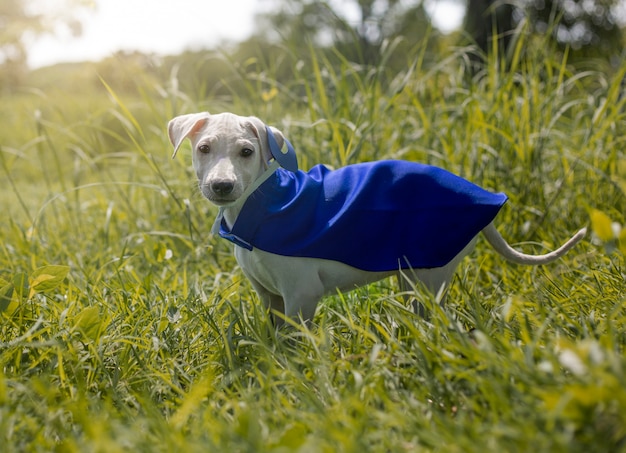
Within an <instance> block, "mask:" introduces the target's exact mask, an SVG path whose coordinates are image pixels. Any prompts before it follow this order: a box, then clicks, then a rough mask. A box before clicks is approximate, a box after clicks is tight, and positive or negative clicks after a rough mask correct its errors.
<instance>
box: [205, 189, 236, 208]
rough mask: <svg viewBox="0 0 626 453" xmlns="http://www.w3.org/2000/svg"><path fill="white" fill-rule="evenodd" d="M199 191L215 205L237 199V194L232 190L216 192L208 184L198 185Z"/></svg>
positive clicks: (229, 202) (221, 204)
mask: <svg viewBox="0 0 626 453" xmlns="http://www.w3.org/2000/svg"><path fill="white" fill-rule="evenodd" d="M200 192H202V196H203V197H204V198H206V199H207V200H209V201H210V202H211V203H213V204H214V205H216V206H226V205H229V204H231V203H234V202H235V201H237V200H238V199H239V196H238V195H237V194H235V193H232V192H231V193H229V194H224V195H220V194H216V193H215V192H213V191H212V190H211V189H210V188H209V187H208V186H200Z"/></svg>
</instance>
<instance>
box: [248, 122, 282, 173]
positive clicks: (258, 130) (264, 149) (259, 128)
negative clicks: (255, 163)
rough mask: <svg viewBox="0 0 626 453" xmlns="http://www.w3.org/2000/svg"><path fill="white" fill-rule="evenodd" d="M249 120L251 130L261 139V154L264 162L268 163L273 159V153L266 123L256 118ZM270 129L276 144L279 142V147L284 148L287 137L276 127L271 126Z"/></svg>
mask: <svg viewBox="0 0 626 453" xmlns="http://www.w3.org/2000/svg"><path fill="white" fill-rule="evenodd" d="M248 120H249V121H250V123H249V127H250V129H251V130H252V132H253V133H254V135H256V136H257V138H258V139H259V143H260V145H261V154H262V155H263V162H265V163H267V162H268V161H269V160H270V159H271V158H272V152H271V151H270V146H269V143H268V141H267V131H266V129H265V128H266V126H265V123H264V122H263V121H261V120H260V119H259V118H257V117H256V116H250V117H248ZM270 129H271V130H272V133H273V134H274V137H275V138H276V142H278V146H279V147H280V148H282V147H283V144H284V143H285V136H284V135H283V133H282V132H281V131H279V130H278V129H276V128H275V127H272V126H270Z"/></svg>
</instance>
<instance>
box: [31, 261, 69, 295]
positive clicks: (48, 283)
mask: <svg viewBox="0 0 626 453" xmlns="http://www.w3.org/2000/svg"><path fill="white" fill-rule="evenodd" d="M69 271H70V268H69V266H55V265H52V266H43V267H40V268H39V269H36V270H35V272H33V273H32V274H31V276H30V294H29V297H33V296H34V295H35V293H38V292H45V291H50V290H52V289H54V288H56V287H57V286H59V285H60V284H61V282H63V279H65V277H66V276H67V274H68V273H69Z"/></svg>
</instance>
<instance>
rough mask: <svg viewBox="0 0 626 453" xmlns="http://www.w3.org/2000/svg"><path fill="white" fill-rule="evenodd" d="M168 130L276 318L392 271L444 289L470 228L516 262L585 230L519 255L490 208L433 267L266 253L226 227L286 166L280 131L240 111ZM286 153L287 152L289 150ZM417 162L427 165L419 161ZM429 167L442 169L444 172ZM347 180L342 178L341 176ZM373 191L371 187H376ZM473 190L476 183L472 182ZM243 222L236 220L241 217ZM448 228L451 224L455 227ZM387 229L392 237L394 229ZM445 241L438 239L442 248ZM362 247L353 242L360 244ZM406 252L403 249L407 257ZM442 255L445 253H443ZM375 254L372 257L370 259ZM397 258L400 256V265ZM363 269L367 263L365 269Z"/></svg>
mask: <svg viewBox="0 0 626 453" xmlns="http://www.w3.org/2000/svg"><path fill="white" fill-rule="evenodd" d="M168 132H169V138H170V141H171V142H172V145H173V146H174V155H173V156H172V157H174V156H175V155H176V152H177V150H178V148H179V147H180V145H181V143H182V142H183V141H184V140H185V139H187V138H189V139H190V140H191V143H192V148H193V151H192V152H193V166H194V169H195V171H196V175H197V177H198V182H199V186H200V190H201V191H202V194H203V195H204V196H205V197H206V198H207V199H208V200H209V201H211V202H212V203H214V204H215V205H217V206H219V207H220V214H219V216H218V220H217V221H216V227H217V229H216V228H214V229H213V231H217V230H219V229H220V226H221V229H222V231H221V232H220V234H221V235H222V236H224V237H226V238H227V239H230V240H231V241H233V242H235V244H236V245H235V257H236V258H237V262H238V263H239V265H240V266H241V268H242V270H243V272H244V274H245V275H246V276H247V278H248V279H249V280H250V282H251V283H252V286H253V287H254V289H255V290H256V292H257V293H258V295H259V297H260V299H261V301H262V302H263V303H264V304H265V305H266V306H267V307H268V308H270V309H271V310H272V312H273V314H274V315H277V316H275V318H274V319H275V321H276V322H277V323H278V324H280V323H282V321H283V318H284V317H286V318H290V319H294V320H298V319H301V320H303V321H310V320H311V319H312V318H313V316H314V314H315V309H316V307H317V304H318V302H319V300H320V299H321V298H322V297H323V296H324V295H325V294H329V293H334V292H335V291H337V290H340V291H347V290H352V289H354V288H356V287H358V286H361V285H365V284H367V283H370V282H373V281H376V280H380V279H383V278H385V277H389V276H392V275H396V276H398V280H399V282H400V283H401V284H402V283H403V282H404V281H405V279H406V276H408V277H410V278H411V279H417V280H419V281H421V282H422V283H423V284H424V285H425V287H426V288H427V289H428V290H429V291H431V292H432V293H433V294H437V293H439V294H444V293H445V289H446V288H447V286H448V285H449V283H450V281H451V279H452V277H453V274H454V271H455V269H456V267H457V265H458V264H459V263H460V261H461V260H462V258H463V257H464V256H465V255H466V254H467V253H469V252H470V251H471V250H472V248H473V246H474V244H475V242H476V234H477V232H478V231H481V230H482V233H483V234H484V236H485V237H486V239H487V241H488V242H489V243H490V244H491V245H492V247H493V248H494V249H495V250H496V251H497V252H498V253H500V254H501V255H503V256H504V257H505V258H506V259H508V260H510V261H512V262H515V263H519V264H545V263H549V262H551V261H554V260H556V259H557V258H559V257H561V256H562V255H563V254H565V253H566V252H567V251H568V250H569V249H571V248H572V247H573V246H574V245H575V244H576V243H577V242H578V241H580V240H581V239H582V237H583V236H584V235H585V233H586V230H585V229H581V230H580V231H578V232H577V233H576V234H575V235H574V236H573V237H572V238H571V239H570V240H568V241H567V242H566V243H565V244H564V245H562V246H561V247H560V248H558V249H557V250H555V251H553V252H550V253H548V254H545V255H537V256H535V255H525V254H522V253H520V252H518V251H516V250H514V249H513V248H511V247H510V246H509V245H508V244H507V242H506V241H505V240H504V239H503V238H502V236H500V234H499V233H498V232H497V231H496V229H495V227H494V226H493V224H492V223H491V218H492V217H493V215H495V214H491V217H489V219H488V221H487V222H488V223H485V225H482V226H480V227H479V229H478V230H476V231H475V232H471V236H470V237H468V238H467V239H462V241H463V242H462V243H460V245H457V246H456V249H452V250H453V255H448V256H444V255H443V252H442V258H441V259H442V260H443V261H437V260H438V259H439V257H438V256H437V249H435V253H433V252H432V250H431V252H430V253H431V254H432V255H433V256H434V258H432V259H431V261H429V262H428V263H436V265H432V264H428V263H427V264H426V266H424V265H418V266H409V265H406V264H407V262H408V260H407V259H406V258H405V253H404V252H401V255H400V256H396V257H395V258H396V261H395V268H393V269H378V268H377V267H376V264H373V265H364V266H363V267H362V268H358V267H355V266H354V265H350V264H347V263H346V262H348V263H352V261H351V260H350V259H349V258H348V259H346V260H343V261H340V260H338V259H325V258H320V257H319V256H318V253H317V252H315V250H316V247H317V246H315V245H314V246H313V247H312V249H313V250H314V251H313V252H306V253H304V252H302V253H301V252H298V253H295V254H292V255H291V256H289V255H290V253H289V252H283V251H282V249H281V251H280V252H279V253H272V251H271V250H270V251H268V249H272V243H271V240H270V244H269V246H257V245H256V244H254V243H252V244H251V243H248V242H246V239H245V238H244V239H242V238H241V237H240V236H237V235H235V234H230V235H229V234H228V233H229V232H231V231H232V230H233V227H234V226H235V224H236V222H237V220H238V217H239V215H240V213H241V212H242V208H243V207H244V205H245V209H247V210H248V211H251V212H255V209H256V210H258V209H261V208H260V206H259V205H258V203H260V202H258V200H260V197H262V196H265V195H267V193H269V192H270V187H269V185H267V184H275V182H272V181H267V183H266V180H268V179H269V178H272V177H274V178H276V177H277V173H276V171H277V167H278V164H279V163H280V164H281V165H282V166H283V167H290V166H293V163H294V162H287V163H285V162H286V161H285V158H286V157H287V155H288V154H292V153H293V149H292V148H291V147H290V145H289V150H288V152H287V154H285V155H283V156H281V155H280V153H281V152H283V151H280V152H278V153H277V152H276V146H278V147H283V146H284V145H287V144H288V142H287V141H286V140H285V138H284V137H283V135H282V133H281V132H280V131H278V130H276V129H274V128H269V127H267V126H266V125H265V124H264V123H263V122H262V121H261V120H259V119H258V118H255V117H241V116H237V115H234V114H231V113H221V114H216V115H211V114H209V113H194V114H189V115H181V116H178V117H176V118H174V119H172V120H171V121H170V122H169V125H168ZM272 143H273V144H272ZM290 157H291V158H294V156H293V155H292V156H290ZM273 158H275V159H273ZM278 161H280V162H278ZM398 162H400V161H398ZM296 165H297V164H296ZM406 165H415V166H417V165H419V164H409V163H406ZM350 167H355V168H356V166H348V167H344V168H347V169H349V168H350ZM424 167H425V168H426V166H424ZM410 168H413V167H410ZM433 169H435V167H428V169H427V171H429V172H430V171H434V170H433ZM290 170H291V171H294V170H295V169H294V168H290ZM435 170H437V171H441V172H442V173H443V170H438V169H435ZM278 171H279V172H283V173H281V175H283V176H282V177H283V178H287V176H284V174H287V171H286V170H284V169H279V170H278ZM320 171H322V172H324V171H325V170H324V169H322V170H320ZM331 173H332V172H331ZM293 174H294V175H295V174H298V175H301V176H302V177H305V176H306V174H304V173H303V172H297V173H293ZM318 176H319V175H318ZM319 177H321V176H319ZM442 177H443V178H444V179H446V178H450V177H452V176H450V175H449V174H447V172H445V173H444V174H443V176H442ZM454 178H457V179H454V180H452V181H453V183H454V184H456V183H457V181H460V182H461V183H463V184H465V183H466V182H465V180H461V178H458V177H454ZM346 184H348V183H347V182H346ZM467 184H468V187H470V189H469V190H470V191H471V190H474V188H473V187H471V186H469V185H470V183H467ZM278 190H280V188H279V189H278ZM376 190H377V191H378V190H379V188H377V189H376ZM382 190H385V188H382ZM476 190H482V189H480V188H476ZM376 193H378V192H376ZM480 194H481V195H484V194H487V193H486V192H484V194H483V192H480ZM280 196H282V194H280ZM487 196H488V195H487ZM493 196H494V197H496V196H500V198H499V199H498V200H499V201H498V204H499V205H501V204H502V203H503V202H504V200H506V197H505V196H504V195H503V194H494V195H493ZM322 198H324V197H322ZM327 198H328V197H327ZM331 198H332V197H331ZM331 201H332V200H331ZM324 202H329V200H328V199H323V200H322V201H321V202H320V203H324ZM305 206H306V209H307V212H306V213H305V215H308V211H311V212H315V211H316V209H318V207H317V206H315V205H311V203H308V204H307V205H305ZM499 207H500V206H497V207H496V208H495V209H496V211H495V212H497V209H499ZM459 212H460V211H459ZM264 215H265V213H264V212H262V213H261V215H259V223H260V222H261V218H262V217H263V216H264ZM422 215H423V214H422ZM448 215H449V214H448ZM222 216H223V219H222ZM379 217H381V216H380V215H373V216H372V217H371V218H372V221H373V222H374V223H375V222H376V221H377V218H379ZM383 217H384V216H383ZM390 218H391V217H390ZM461 220H463V219H461ZM291 221H293V224H294V228H296V226H295V225H296V224H298V222H300V223H302V219H292V220H291ZM291 221H290V220H289V219H287V220H286V222H287V223H286V224H287V225H290V222H291ZM242 222H243V220H241V222H240V223H242ZM396 223H402V222H396ZM422 223H429V221H428V219H427V221H426V222H422ZM462 224H463V222H462ZM329 225H330V223H329ZM247 226H248V227H249V228H251V229H252V230H254V229H256V228H257V227H258V228H262V227H263V226H262V225H256V224H255V222H254V221H250V220H247ZM298 228H300V227H298ZM328 228H330V227H328ZM454 228H457V227H456V226H455V227H454ZM288 229H289V228H286V229H285V228H283V229H282V231H276V232H273V233H271V234H275V235H276V238H277V242H279V240H283V237H284V236H289V234H290V233H291V232H290V231H286V230H288ZM405 229H406V228H405ZM434 231H435V233H436V232H437V230H436V228H435V230H434ZM271 234H270V237H271ZM418 234H419V233H418ZM442 234H443V233H442ZM391 235H392V236H393V235H394V234H391ZM448 236H449V237H448V238H446V239H445V242H449V241H450V240H455V239H456V233H455V234H453V235H451V236H450V235H448ZM377 238H378V236H377V237H376V239H374V241H370V243H367V244H365V245H366V246H367V247H366V248H369V246H370V245H371V242H377V241H378V239H377ZM380 240H381V241H383V240H384V239H383V238H380ZM285 241H286V242H287V245H286V246H285V247H286V248H289V247H290V246H291V245H290V244H289V243H288V242H289V240H288V239H286V240H285ZM351 241H352V237H351V234H348V235H347V236H345V237H339V239H338V240H337V238H335V242H334V243H333V244H332V247H331V248H335V249H337V253H339V254H343V255H342V256H344V255H345V256H348V257H350V255H351V254H355V255H356V254H358V253H360V252H359V251H358V250H357V249H356V248H355V246H354V244H353V243H351ZM430 242H431V243H432V242H433V241H432V240H431V241H430ZM435 242H436V241H435ZM435 245H436V244H435ZM444 245H445V244H442V249H443V248H444ZM361 246H362V245H359V247H361ZM426 246H428V247H430V248H433V247H434V246H433V244H426ZM385 247H387V245H385V246H384V247H383V251H386V250H387V248H385ZM361 248H363V247H361ZM333 253H334V252H333ZM361 253H362V252H361ZM408 253H409V252H407V253H406V255H407V256H408ZM448 253H450V252H449V251H448ZM294 255H295V256H294ZM320 256H325V255H320ZM332 256H333V257H334V256H335V255H334V254H333V255H332ZM366 259H367V258H366ZM376 259H377V258H373V260H376ZM403 261H405V262H404V263H403ZM411 261H412V262H421V261H419V259H417V260H416V259H415V258H412V259H411ZM363 268H366V269H365V270H364V269H363ZM405 287H406V286H405Z"/></svg>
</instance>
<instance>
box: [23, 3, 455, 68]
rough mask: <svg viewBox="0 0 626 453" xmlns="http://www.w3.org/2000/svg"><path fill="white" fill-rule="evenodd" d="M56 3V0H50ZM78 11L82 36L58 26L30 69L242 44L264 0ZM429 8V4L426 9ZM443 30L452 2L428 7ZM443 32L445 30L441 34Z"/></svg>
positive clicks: (37, 47) (450, 22)
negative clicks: (125, 54)
mask: <svg viewBox="0 0 626 453" xmlns="http://www.w3.org/2000/svg"><path fill="white" fill-rule="evenodd" d="M48 1H51V2H52V1H54V0H48ZM93 3H94V4H95V7H93V8H86V9H84V10H82V11H81V14H80V16H78V18H79V19H80V21H81V23H82V26H83V32H82V34H81V35H80V36H79V37H73V36H72V34H71V33H70V32H69V30H65V29H63V28H60V29H59V30H57V31H56V33H55V34H54V35H47V36H45V37H43V38H39V39H38V40H36V41H34V42H33V43H32V44H31V45H30V46H29V59H28V62H29V66H30V67H31V68H37V67H42V66H46V65H50V64H55V63H59V62H70V61H99V60H101V59H103V58H105V57H107V56H109V55H111V54H112V53H115V52H116V51H118V50H128V51H133V50H138V51H141V52H145V53H156V54H159V55H170V54H177V53H180V52H182V51H183V50H186V49H194V48H195V49H198V48H210V47H215V46H218V45H219V44H220V43H223V42H226V41H240V40H244V39H246V38H247V37H249V36H250V35H251V34H252V33H253V32H254V31H255V28H254V16H255V14H256V13H258V12H261V11H263V8H267V7H268V3H271V2H269V1H268V0H95V1H94V2H93ZM428 5H429V6H428ZM427 8H428V11H429V13H431V14H432V13H433V12H434V13H435V14H434V18H433V19H434V21H435V23H436V25H437V24H439V26H440V27H443V28H444V29H447V28H454V27H456V26H458V24H459V23H460V20H461V19H462V14H463V10H462V8H461V7H460V6H459V2H458V1H455V0H436V1H435V0H431V1H430V2H428V3H427ZM443 31H445V30H443Z"/></svg>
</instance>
